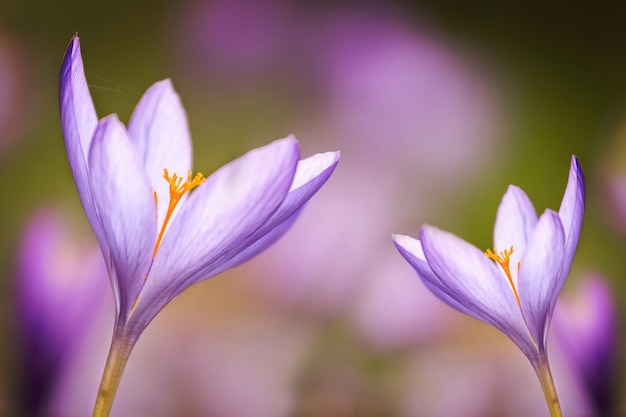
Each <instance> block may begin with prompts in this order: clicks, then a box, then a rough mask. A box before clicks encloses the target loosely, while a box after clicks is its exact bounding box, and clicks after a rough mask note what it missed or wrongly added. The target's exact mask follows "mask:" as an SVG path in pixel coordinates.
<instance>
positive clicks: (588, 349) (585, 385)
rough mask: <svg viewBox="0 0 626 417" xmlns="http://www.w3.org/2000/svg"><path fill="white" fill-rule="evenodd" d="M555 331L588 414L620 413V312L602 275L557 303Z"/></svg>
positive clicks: (587, 281)
mask: <svg viewBox="0 0 626 417" xmlns="http://www.w3.org/2000/svg"><path fill="white" fill-rule="evenodd" d="M552 330H553V332H554V336H555V338H556V341H557V345H558V347H559V351H560V353H561V354H562V355H563V359H564V360H565V362H566V363H567V365H568V366H569V368H570V370H571V374H572V376H573V379H574V381H575V383H576V384H577V385H578V388H579V389H580V391H581V392H582V394H583V397H584V398H585V400H586V402H587V404H586V405H587V407H588V410H589V413H590V414H589V415H590V416H594V417H608V416H613V415H617V405H618V404H617V399H618V396H617V392H618V389H617V388H618V387H617V386H616V382H617V378H616V377H617V373H616V371H617V369H618V367H617V353H618V343H617V332H618V326H617V315H616V311H615V306H614V303H613V296H612V294H611V289H610V288H609V286H608V284H607V283H606V281H605V280H604V279H603V278H602V277H601V276H599V275H592V276H589V277H588V278H586V279H585V280H584V281H583V282H582V283H581V284H579V286H578V288H577V289H576V292H575V293H574V294H571V295H570V296H569V297H566V298H564V299H563V300H562V301H560V302H559V303H558V304H557V307H556V310H555V312H554V318H553V320H552Z"/></svg>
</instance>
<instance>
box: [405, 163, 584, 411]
mask: <svg viewBox="0 0 626 417" xmlns="http://www.w3.org/2000/svg"><path fill="white" fill-rule="evenodd" d="M584 200H585V185H584V178H583V174H582V170H581V168H580V165H579V163H578V160H577V159H576V157H574V156H573V157H572V161H571V166H570V172H569V179H568V183H567V188H566V190H565V194H564V196H563V201H562V202H561V207H560V209H559V212H558V213H556V212H554V211H552V210H550V209H546V211H545V212H544V213H543V214H542V215H541V216H539V218H537V212H536V211H535V208H534V207H533V205H532V202H531V201H530V199H529V198H528V196H527V195H526V193H524V191H523V190H522V189H520V188H518V187H515V186H509V188H508V190H507V192H506V193H505V195H504V197H503V198H502V201H501V203H500V206H499V208H498V215H497V218H496V224H495V228H494V250H493V252H492V251H491V250H487V252H486V253H484V252H482V251H481V250H479V249H477V248H476V247H475V246H473V245H471V244H469V243H467V242H466V241H464V240H462V239H460V238H459V237H457V236H455V235H453V234H451V233H448V232H445V231H443V230H440V229H437V228H436V227H433V226H430V225H424V226H423V227H422V229H421V232H420V239H419V240H416V239H413V238H410V237H408V236H403V235H395V236H394V242H395V244H396V247H397V248H398V251H399V252H400V253H401V254H402V256H403V257H404V258H405V259H406V260H407V261H408V262H409V263H410V264H411V265H412V266H413V268H415V269H416V271H417V272H418V275H419V276H420V278H421V279H422V281H423V282H424V284H425V285H426V287H428V289H430V290H431V291H432V292H433V293H434V294H435V295H436V296H437V297H439V298H440V299H441V300H442V301H444V302H445V303H446V304H448V305H449V306H451V307H453V308H455V309H456V310H458V311H460V312H462V313H465V314H468V315H470V316H472V317H474V318H476V319H478V320H481V321H483V322H485V323H488V324H491V325H492V326H494V327H496V328H498V329H499V330H500V331H502V332H503V333H504V334H506V335H507V336H508V337H509V338H510V339H511V340H512V341H513V342H515V344H516V345H517V346H518V347H519V348H520V349H521V350H522V352H524V354H525V355H526V357H527V358H528V359H529V361H530V362H531V364H532V365H533V367H534V368H535V370H536V371H537V374H538V376H539V378H540V380H541V383H542V387H543V388H544V389H546V386H545V385H544V384H545V382H546V379H545V378H546V377H547V376H549V368H548V363H547V350H546V343H547V336H548V328H549V325H550V318H551V317H552V313H553V311H554V306H555V305H556V301H557V297H558V295H559V292H560V290H561V287H562V286H563V283H564V282H565V279H566V278H567V274H568V273H569V269H570V267H571V264H572V260H573V258H574V253H575V251H576V246H577V245H578V238H579V236H580V231H581V228H582V220H583V214H584V204H585V203H584ZM492 261H495V262H492ZM542 371H543V372H542ZM546 371H547V374H546V373H545V372H546ZM549 384H550V387H549V388H550V389H553V382H552V381H551V377H550V381H549ZM554 399H555V400H556V397H554ZM546 400H548V402H549V408H550V409H551V411H552V406H551V405H550V401H551V400H550V399H549V398H548V393H547V391H546ZM556 401H557V405H558V400H556ZM555 415H556V414H555Z"/></svg>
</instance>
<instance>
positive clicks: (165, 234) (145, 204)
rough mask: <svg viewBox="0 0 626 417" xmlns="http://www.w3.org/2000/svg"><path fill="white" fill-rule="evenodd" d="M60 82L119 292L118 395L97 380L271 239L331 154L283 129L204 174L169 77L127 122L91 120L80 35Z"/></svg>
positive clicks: (69, 133)
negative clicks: (193, 289)
mask: <svg viewBox="0 0 626 417" xmlns="http://www.w3.org/2000/svg"><path fill="white" fill-rule="evenodd" d="M60 83H61V85H60V105H61V122H62V123H61V124H62V128H63V136H64V138H65V144H66V148H67V155H68V159H69V162H70V166H71V168H72V172H73V174H74V179H75V182H76V186H77V188H78V193H79V196H80V199H81V202H82V203H83V208H84V210H85V212H86V214H87V218H88V219H89V221H90V223H91V225H92V228H93V230H94V232H95V234H96V237H97V238H98V240H99V242H100V247H101V249H102V253H103V255H104V259H105V263H106V265H107V269H108V271H109V276H110V278H111V284H112V286H113V290H114V294H115V300H116V323H115V329H114V335H113V343H112V345H111V346H112V347H111V355H110V356H109V360H108V362H107V367H106V369H105V374H104V376H103V387H102V388H103V389H102V390H101V394H102V395H103V396H111V395H112V396H114V395H115V388H112V387H106V389H105V385H104V384H106V383H107V382H106V381H109V382H108V383H110V382H111V381H115V384H117V383H119V379H120V378H121V374H122V371H123V368H124V364H125V362H126V360H127V358H128V355H130V351H131V350H132V347H133V345H134V343H135V342H136V341H137V338H138V337H139V335H140V334H141V332H142V331H143V330H144V329H145V327H146V326H147V325H148V324H149V323H150V321H151V320H152V319H153V318H154V317H155V316H156V314H157V313H158V312H159V311H160V310H161V309H162V308H163V307H165V305H166V304H167V303H168V302H169V301H171V300H172V299H173V298H174V297H176V296H177V295H178V294H180V293H181V292H182V291H183V290H185V289H186V288H187V287H189V286H191V285H193V284H195V283H197V282H199V281H201V280H204V279H207V278H209V277H212V276H214V275H216V274H218V273H220V272H223V271H224V270H226V269H228V268H231V267H234V266H236V265H238V264H240V263H242V262H244V261H246V260H248V259H249V258H251V257H252V256H254V255H256V254H257V253H259V252H260V251H262V250H263V249H265V248H266V247H267V246H269V245H270V244H272V243H273V242H274V241H275V240H276V239H277V238H278V237H279V236H280V235H282V234H283V233H284V232H285V231H286V229H287V228H288V227H289V226H290V225H291V224H292V222H293V221H294V220H295V217H296V216H297V215H298V214H299V212H300V210H301V208H302V207H303V205H304V204H305V203H306V202H307V201H308V199H309V198H310V197H311V196H312V195H313V194H315V193H316V192H317V191H318V190H319V188H320V187H321V186H322V185H323V184H324V182H326V180H327V179H328V178H329V177H330V175H331V173H332V172H333V170H334V168H335V166H336V164H337V162H338V159H339V154H338V153H325V154H317V155H315V156H312V157H310V158H307V159H304V160H302V161H299V156H300V148H299V144H298V142H297V140H296V139H295V138H294V137H292V136H290V137H288V138H285V139H283V140H278V141H275V142H273V143H272V144H270V145H267V146H265V147H262V148H258V149H256V150H253V151H251V152H249V153H247V154H246V155H244V156H243V157H241V158H239V159H238V160H235V161H233V162H231V163H229V164H227V165H225V166H224V167H222V168H221V169H220V170H218V171H216V172H215V173H214V174H213V175H211V176H209V177H208V178H207V179H206V181H205V180H204V178H203V177H202V175H201V174H198V175H196V176H195V177H192V174H191V169H190V168H191V139H190V137H189V131H188V127H187V120H186V115H185V111H184V109H183V107H182V105H181V103H180V99H179V97H178V95H177V94H176V93H175V92H174V90H173V88H172V85H171V83H170V82H169V81H168V80H166V81H161V82H158V83H156V84H154V85H153V86H152V87H151V88H150V89H148V91H147V92H146V93H145V94H144V96H143V97H142V99H141V101H140V102H139V104H138V105H137V107H136V109H135V112H134V113H133V115H132V117H131V120H130V122H129V125H128V129H127V128H126V127H125V126H124V125H123V124H122V123H121V122H120V121H119V120H118V119H117V117H116V116H115V115H112V116H108V117H105V118H104V119H102V120H101V121H98V119H97V116H96V113H95V109H94V105H93V101H92V100H91V96H90V94H89V90H88V88H87V83H86V80H85V74H84V70H83V63H82V58H81V55H80V45H79V40H78V37H77V36H75V37H74V38H73V39H72V41H71V42H70V45H69V46H68V49H67V51H66V55H65V59H64V61H63V66H62V69H61V81H60ZM168 170H169V171H168ZM170 172H171V174H170ZM185 178H187V179H186V181H185ZM164 179H165V180H164ZM195 187H197V190H196V191H195V192H194V193H192V194H191V195H189V194H188V192H189V191H190V190H191V189H193V188H195ZM168 197H169V198H168ZM187 197H189V198H187ZM166 201H168V204H165V202H166ZM109 365H111V366H110V367H109ZM116 386H117V385H115V387H116ZM98 398H99V400H102V401H103V403H102V404H107V405H105V406H103V408H101V409H100V408H99V406H100V405H101V403H100V402H97V404H96V410H97V411H95V413H96V415H98V414H97V412H98V411H100V412H102V413H104V414H103V415H107V414H108V411H106V410H107V407H110V404H112V397H108V398H106V399H103V398H102V397H100V396H99V397H98Z"/></svg>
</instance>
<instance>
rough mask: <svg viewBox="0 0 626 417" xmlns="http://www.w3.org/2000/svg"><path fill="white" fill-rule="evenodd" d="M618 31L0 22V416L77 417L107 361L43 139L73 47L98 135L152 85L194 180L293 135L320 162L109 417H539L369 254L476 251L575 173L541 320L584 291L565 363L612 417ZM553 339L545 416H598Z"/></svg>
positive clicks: (490, 19) (29, 11) (562, 17)
mask: <svg viewBox="0 0 626 417" xmlns="http://www.w3.org/2000/svg"><path fill="white" fill-rule="evenodd" d="M625 17H626V8H623V9H621V10H617V9H609V8H604V7H603V6H600V5H594V6H591V5H589V4H585V3H584V2H569V3H567V5H565V4H554V5H547V4H543V3H542V4H540V3H535V2H530V3H529V2H522V1H514V2H506V4H504V3H501V2H491V1H484V2H471V3H467V4H466V3H464V2H455V1H437V2H435V1H424V2H420V3H419V4H416V3H414V2H409V1H382V0H381V1H296V0H214V1H209V0H185V1H166V0H157V1H154V0H153V1H147V0H141V1H134V2H125V1H120V0H111V1H107V2H104V1H94V2H79V1H76V0H65V1H47V2H46V1H37V0H20V1H17V0H4V1H3V2H2V3H0V184H1V186H0V195H1V198H0V201H1V202H2V204H1V205H0V213H1V218H2V222H1V226H0V266H1V268H2V272H3V274H2V277H3V279H2V280H1V281H0V296H1V298H0V303H1V304H0V306H1V310H0V311H1V317H2V321H1V322H0V323H1V324H0V340H2V344H1V347H0V349H1V352H0V353H1V357H2V361H1V362H0V364H1V365H2V369H3V372H2V374H1V375H2V378H1V379H0V413H5V414H7V415H37V413H39V415H50V416H59V417H61V416H63V417H73V416H84V415H89V413H90V409H91V407H92V404H93V400H94V398H95V393H96V389H97V386H98V383H99V379H100V374H101V371H102V369H103V366H104V361H105V358H106V352H107V350H108V345H109V343H110V336H111V329H112V325H113V318H114V312H113V300H112V293H111V290H110V288H109V286H108V279H107V277H106V273H105V272H103V270H102V268H103V267H102V265H101V264H99V262H100V261H99V257H98V248H97V244H96V243H95V239H94V238H93V236H92V234H91V230H90V228H89V225H88V223H87V221H86V218H85V216H84V214H83V213H82V209H81V206H80V202H79V199H78V196H77V193H76V190H75V187H74V183H73V179H72V176H71V172H70V170H69V166H68V163H67V159H66V156H65V147H64V143H63V138H62V136H61V127H60V122H59V116H58V111H59V110H58V99H57V93H58V75H59V70H60V65H61V60H62V57H63V53H64V50H65V47H66V45H67V43H68V42H69V40H70V38H71V37H72V36H73V35H74V33H76V32H78V33H79V35H80V38H81V46H82V55H83V60H84V63H85V71H86V76H87V81H88V83H89V86H90V90H91V94H92V97H93V99H94V101H95V104H96V110H97V112H98V115H99V116H100V117H102V116H105V115H107V114H109V113H117V114H118V115H119V116H120V118H121V120H123V121H128V118H129V117H130V114H131V113H132V110H133V108H134V106H135V104H136V103H137V102H138V101H139V98H140V97H141V95H142V94H143V92H144V91H145V90H146V89H147V88H148V87H149V86H150V85H151V84H152V83H154V82H155V81H158V80H161V79H163V78H171V79H172V81H173V84H174V87H175V88H176V90H177V92H178V93H179V95H180V96H181V99H182V102H183V104H184V106H185V108H186V110H187V113H188V117H189V124H190V129H191V133H192V137H193V144H194V167H195V170H198V171H201V172H202V173H204V174H205V175H209V174H210V173H211V172H212V171H214V170H215V169H216V168H218V167H219V166H221V165H223V164H225V163H227V162H228V161H230V160H232V159H234V158H236V157H237V156H239V155H241V154H243V153H244V152H246V151H247V150H249V149H251V148H254V147H257V146H261V145H264V144H266V143H269V142H270V141H272V140H274V139H278V138H281V137H285V136H287V135H288V134H290V133H294V134H295V135H296V136H297V137H298V138H299V140H300V143H301V146H302V150H303V156H310V155H312V154H314V153H317V152H324V151H334V150H340V151H341V152H342V155H341V161H340V163H339V166H338V168H337V170H336V171H335V173H334V175H333V176H332V177H331V179H330V180H329V182H328V183H327V184H326V185H325V186H324V187H323V188H322V189H321V191H320V192H319V193H318V194H317V195H316V196H315V197H314V198H313V199H312V200H311V201H310V202H309V204H308V206H307V208H306V209H305V211H304V213H303V214H302V216H301V218H300V219H299V221H298V222H297V223H296V225H295V226H294V227H293V228H292V229H291V230H290V231H289V232H288V233H287V235H286V236H285V237H284V238H283V239H282V240H281V241H280V242H278V243H277V244H276V245H275V246H273V247H272V248H270V249H269V250H268V251H267V252H265V253H264V254H262V255H261V256H259V257H258V258H256V259H254V260H252V261H251V262H249V263H247V264H245V265H242V266H240V267H238V268H236V269H234V270H231V271H228V272H226V273H223V274H221V275H220V276H219V277H216V278H213V279H211V280H209V281H205V282H203V283H201V284H198V285H196V286H194V287H192V288H191V289H189V290H187V291H186V292H185V293H183V294H182V295H181V296H179V297H178V298H177V299H175V300H174V301H173V302H172V303H171V304H170V305H169V306H168V307H167V308H165V310H164V311H163V312H162V313H161V314H160V315H159V316H158V317H157V318H156V319H155V320H154V322H153V323H151V324H150V326H149V327H148V328H147V330H146V331H145V333H144V334H143V336H142V337H141V339H140V341H139V343H138V345H137V347H136V349H135V351H134V352H133V354H132V355H131V358H130V362H129V365H128V367H127V369H126V373H125V375H124V377H123V379H122V383H121V386H120V392H119V394H118V397H117V400H116V403H115V406H114V408H113V414H112V415H117V416H123V415H134V416H172V415H177V416H244V417H245V416H255V417H259V416H261V417H263V416H267V417H274V416H338V417H339V416H341V417H343V416H428V417H437V416H452V415H459V416H511V417H524V416H543V415H547V409H546V406H545V404H544V400H543V397H542V394H541V391H540V388H539V384H538V382H537V381H536V379H535V376H534V374H533V371H532V368H531V367H530V365H529V364H528V363H527V360H526V359H525V357H524V356H523V355H522V353H521V352H520V351H518V350H517V348H516V347H515V346H514V345H513V343H512V342H510V341H509V340H507V339H506V337H505V336H504V335H502V334H500V333H498V331H497V330H495V329H493V328H491V327H489V326H487V325H484V324H482V323H479V322H477V321H476V320H473V319H471V318H468V317H465V316H463V315H461V314H460V313H457V312H456V311H453V310H452V309H450V308H448V307H447V306H445V305H443V304H442V303H441V302H439V300H437V299H435V298H434V297H433V296H431V295H430V294H429V293H427V292H426V290H425V289H424V288H423V286H422V284H421V283H420V281H419V279H418V277H417V276H416V274H415V272H414V271H413V270H412V269H411V267H410V266H409V265H408V264H407V263H406V262H405V261H404V260H403V259H402V258H401V256H400V255H399V254H398V253H397V252H396V250H395V248H394V247H393V244H392V242H391V234H392V233H402V234H408V235H412V236H417V234H418V231H419V227H420V226H421V225H422V224H423V223H426V222H427V223H430V224H434V225H437V226H439V227H441V228H443V229H446V230H449V231H451V232H453V233H455V234H457V235H459V236H461V237H463V238H465V239H466V240H468V241H470V242H472V243H474V244H475V245H476V246H478V247H479V248H484V249H487V248H489V247H490V246H491V245H492V240H491V239H492V238H491V236H492V230H493V224H494V221H495V214H496V210H497V207H498V203H499V201H500V198H501V197H502V195H503V194H504V192H505V190H506V187H507V186H508V184H515V185H518V186H520V187H522V188H523V189H524V190H525V191H526V192H527V193H528V195H529V196H530V198H531V200H532V201H533V203H534V204H535V207H536V208H537V211H538V212H539V213H541V212H543V210H544V209H545V208H547V207H549V208H553V209H558V207H559V204H560V201H561V198H562V195H563V192H564V190H565V185H566V182H567V173H568V169H569V164H570V157H571V155H572V154H576V155H577V156H578V158H579V160H580V162H581V164H582V167H583V170H584V171H585V175H586V180H587V208H586V216H585V223H584V227H583V232H582V236H581V241H580V244H579V248H578V252H577V256H576V258H575V261H574V265H573V268H572V271H571V273H570V277H569V279H568V281H567V283H566V285H565V287H564V289H563V292H562V299H563V300H564V301H566V300H569V301H570V302H571V304H575V303H579V304H583V305H584V304H585V297H586V295H588V294H589V293H590V291H583V290H579V289H580V288H588V287H584V285H586V283H587V282H588V280H589V279H592V280H593V282H594V283H596V284H597V285H599V286H600V287H602V288H604V290H603V291H605V292H604V293H603V294H606V297H604V298H601V300H602V301H597V300H598V298H594V300H596V301H595V302H593V303H587V304H586V305H584V306H583V308H582V313H580V314H578V315H576V316H575V317H577V318H578V320H579V322H581V323H583V325H581V326H582V327H581V328H584V323H587V325H588V326H587V328H589V327H591V328H594V329H597V328H600V327H601V326H600V325H594V322H591V325H589V322H590V320H591V319H592V318H596V317H600V318H598V320H604V321H603V322H602V323H604V324H606V323H610V325H607V326H606V327H607V329H608V330H607V332H610V333H611V337H608V338H606V342H603V341H604V340H605V339H602V338H600V337H597V336H593V335H591V336H590V335H589V334H588V333H585V332H584V330H581V333H580V336H579V339H578V341H581V340H586V341H589V342H590V343H589V344H590V345H591V347H590V348H589V349H590V350H593V349H594V346H593V345H594V341H598V343H605V345H604V346H602V347H601V348H604V349H608V350H607V351H606V352H611V353H606V354H603V355H600V356H601V358H604V359H606V360H607V362H609V363H610V366H608V369H612V370H613V371H615V372H614V375H608V374H609V372H607V373H605V374H603V375H601V376H600V378H602V377H603V376H604V377H606V378H607V379H608V380H610V383H609V384H608V386H610V387H612V388H611V391H610V393H611V395H609V396H608V397H611V396H612V398H613V399H612V400H611V399H606V402H607V403H611V406H610V407H612V411H611V412H612V413H613V415H621V413H620V411H619V410H624V408H623V405H620V404H619V402H620V393H622V392H623V389H622V385H621V384H620V379H622V380H623V378H624V376H625V375H626V373H625V368H624V366H623V360H620V358H619V352H620V351H621V350H623V349H622V348H623V346H624V337H623V330H624V324H623V317H624V310H623V308H621V305H622V303H623V302H624V301H626V293H625V290H626V284H625V283H624V279H625V278H626V257H625V256H624V251H625V250H626V79H625V74H626V29H625V28H624V25H623V21H624V18H625ZM42 242H43V243H42ZM94 254H95V255H94ZM33 276H34V277H35V278H33ZM590 277H592V278H590ZM28 279H31V280H33V279H34V281H33V282H34V283H32V282H31V281H29V283H28V284H23V282H24V281H25V280H28ZM598 283H599V284H598ZM601 291H602V290H601ZM24 300H27V301H24ZM28 300H30V301H28ZM33 300H34V301H33ZM611 306H615V307H614V309H613V308H611ZM559 308H561V307H559ZM564 308H565V307H564ZM598 309H605V310H606V311H604V310H603V313H595V311H596V310H598ZM604 313H606V314H604ZM603 314H604V315H603ZM570 316H571V317H574V315H570ZM602 317H603V318H602ZM607 317H608V318H607ZM79 319H80V320H79ZM559 322H560V321H559ZM559 322H557V320H556V318H555V322H554V323H553V330H554V328H555V327H558V326H560V324H559ZM33 323H35V324H33ZM26 328H29V329H33V328H34V329H37V330H36V331H30V332H29V331H26V330H25V329H26ZM602 328H604V327H602ZM553 333H556V332H553ZM552 336H554V337H551V338H550V348H551V358H552V366H553V368H554V369H553V372H554V374H555V379H556V384H557V389H558V390H559V394H560V396H561V399H562V403H563V404H562V405H563V409H564V411H565V412H566V415H568V416H581V417H582V416H591V415H594V410H596V411H595V412H596V414H597V413H598V411H597V410H598V406H597V405H594V404H595V403H594V401H595V400H594V399H593V398H591V397H593V394H590V392H591V391H592V390H589V389H588V387H587V386H586V385H585V382H584V381H582V379H583V378H578V377H577V375H579V374H578V373H577V370H576V369H575V368H576V367H575V366H572V363H571V362H572V360H570V359H568V358H569V357H570V356H568V355H567V353H566V352H567V348H568V345H567V343H568V342H567V338H559V337H557V335H555V334H553V335H552ZM51 340H54V342H53V341H51ZM560 340H564V341H563V342H560ZM574 340H577V339H576V337H575V338H574ZM574 343H576V342H574ZM33 346H39V348H33ZM607 346H608V347H607ZM615 352H616V353H617V354H615V358H613V356H612V355H613V353H615ZM578 360H581V359H578ZM599 360H602V359H599ZM40 362H41V363H44V364H43V365H42V364H40ZM596 402H597V401H596ZM20 404H21V405H20ZM25 404H26V405H25ZM28 404H30V405H31V406H32V409H31V410H30V411H24V410H28V406H27V405H28ZM19 410H21V411H19ZM597 415H599V414H597ZM604 415H610V414H604Z"/></svg>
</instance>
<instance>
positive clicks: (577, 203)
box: [559, 156, 585, 288]
mask: <svg viewBox="0 0 626 417" xmlns="http://www.w3.org/2000/svg"><path fill="white" fill-rule="evenodd" d="M584 214H585V177H584V175H583V171H582V168H581V167H580V163H579V162H578V159H576V156H572V162H571V164H570V170H569V179H568V181H567V188H566V189H565V194H564V195H563V201H562V202H561V207H560V208H559V217H560V218H561V223H562V224H563V229H564V231H565V242H566V243H565V257H564V260H563V267H562V268H561V274H560V276H559V281H560V284H559V285H560V286H562V285H563V283H564V282H565V279H566V278H567V275H568V274H569V270H570V268H571V266H572V261H573V260H574V253H575V252H576V247H577V246H578V239H579V238H580V231H581V229H582V225H583V216H584ZM559 288H560V287H559Z"/></svg>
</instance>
